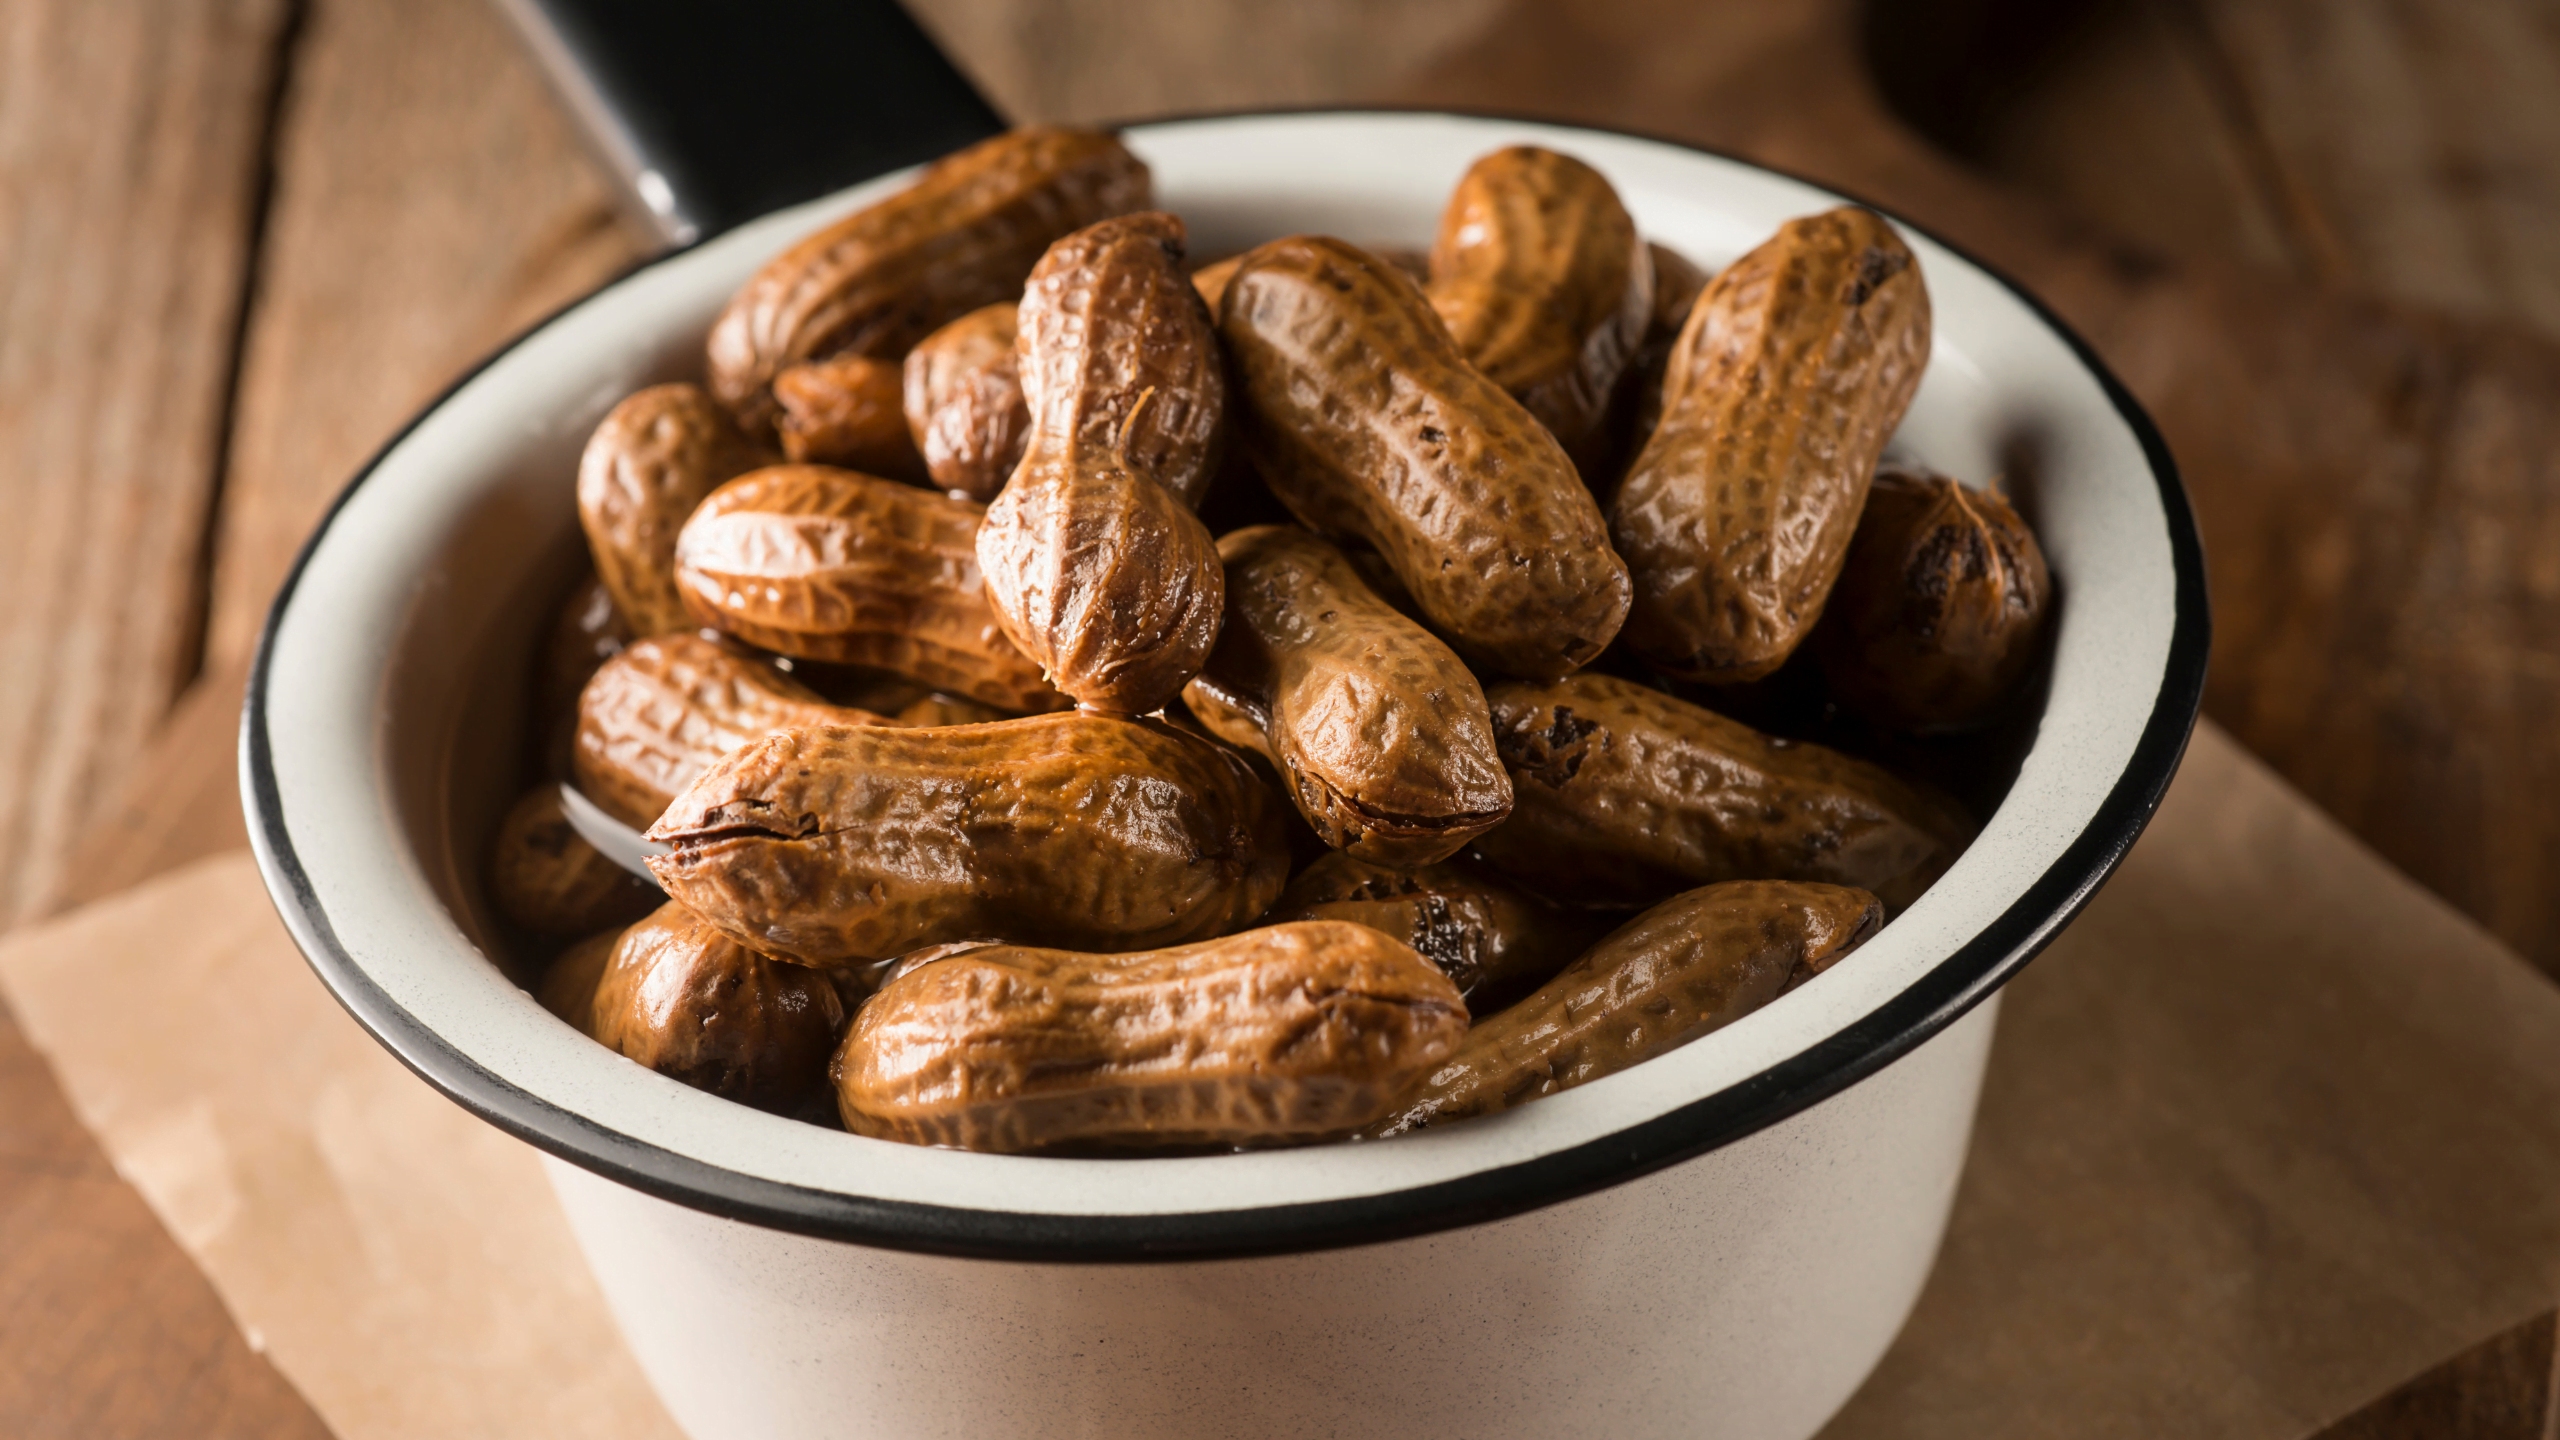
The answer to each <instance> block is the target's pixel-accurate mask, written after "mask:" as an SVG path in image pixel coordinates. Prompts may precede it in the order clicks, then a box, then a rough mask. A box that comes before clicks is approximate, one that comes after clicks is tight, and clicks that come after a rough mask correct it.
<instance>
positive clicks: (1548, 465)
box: [1219, 236, 1628, 677]
mask: <svg viewBox="0 0 2560 1440" xmlns="http://www.w3.org/2000/svg"><path fill="white" fill-rule="evenodd" d="M1219 332H1220V334H1221V335H1222V336H1223V337H1224V338H1225V340H1226V342H1227V355H1228V359H1229V361H1230V364H1231V371H1230V374H1231V378H1232V380H1233V382H1234V384H1235V386H1236V389H1237V391H1238V393H1239V394H1240V395H1241V396H1242V397H1243V400H1244V402H1245V403H1243V404H1242V405H1240V406H1238V407H1237V410H1238V415H1239V419H1240V421H1241V422H1242V423H1243V424H1244V425H1245V427H1246V430H1247V443H1248V445H1249V447H1250V448H1249V452H1248V453H1250V454H1251V456H1252V458H1253V462H1254V464H1255V466H1256V467H1257V468H1258V469H1260V470H1261V472H1262V475H1263V478H1264V480H1265V481H1267V482H1268V483H1269V484H1270V486H1271V489H1272V491H1273V492H1274V493H1275V494H1277V495H1278V496H1279V497H1280V499H1281V501H1282V502H1283V503H1285V504H1286V505H1287V506H1288V507H1289V509H1290V511H1291V513H1293V514H1295V515H1296V516H1297V517H1298V519H1299V521H1300V522H1301V523H1303V524H1305V525H1306V526H1308V527H1309V528H1310V529H1313V530H1315V531H1317V532H1318V533H1320V534H1324V535H1329V536H1334V537H1349V538H1352V539H1357V540H1360V541H1363V542H1365V543H1367V544H1368V545H1370V546H1371V547H1373V548H1375V549H1376V550H1377V551H1378V553H1379V554H1380V555H1382V556H1384V557H1385V559H1386V561H1387V563H1388V565H1389V566H1391V567H1392V568H1393V569H1394V570H1395V572H1396V575H1397V577H1398V578H1399V579H1401V580H1402V581H1403V582H1404V584H1405V588H1406V589H1408V590H1409V591H1411V592H1412V595H1413V599H1414V602H1415V603H1416V604H1417V605H1419V606H1420V607H1421V609H1422V612H1423V614H1424V615H1425V616H1427V617H1428V618H1429V620H1430V623H1431V627H1432V629H1434V630H1435V631H1437V632H1438V633H1439V634H1440V636H1441V637H1442V638H1443V639H1445V640H1447V641H1448V642H1449V643H1450V645H1451V646H1453V647H1454V648H1455V649H1456V650H1457V651H1458V653H1459V654H1461V655H1464V656H1466V657H1467V658H1468V659H1469V660H1470V661H1473V662H1475V663H1477V664H1478V665H1482V666H1489V667H1491V668H1494V669H1498V670H1502V671H1504V672H1506V673H1509V674H1514V675H1525V676H1531V677H1554V676H1559V675H1564V674H1568V673H1570V672H1571V671H1573V670H1574V669H1575V668H1577V667H1579V666H1580V665H1582V664H1583V663H1584V662H1586V661H1588V660H1590V659H1591V658H1592V657H1593V656H1596V655H1598V654H1599V653H1600V651H1601V650H1602V649H1603V648H1605V647H1606V646H1607V645H1608V643H1609V641H1610V640H1611V639H1612V638H1613V637H1615V636H1616V634H1617V633H1618V625H1619V622H1620V621H1621V620H1622V619H1623V618H1624V617H1625V615H1626V608H1627V597H1628V589H1627V571H1626V567H1625V566H1624V565H1622V564H1620V563H1619V561H1618V557H1617V555H1616V554H1615V553H1613V552H1612V551H1611V550H1610V548H1609V540H1608V534H1607V528H1606V526H1605V524H1604V523H1603V521H1602V519H1601V516H1600V509H1599V506H1598V504H1597V503H1596V502H1594V501H1593V500H1592V498H1591V493H1590V492H1589V491H1588V490H1586V489H1585V488H1583V484H1582V481H1581V478H1580V477H1579V476H1578V475H1577V474H1576V473H1575V471H1574V467H1573V462H1572V461H1571V460H1569V459H1567V458H1566V457H1565V453H1564V451H1563V450H1562V449H1561V448H1559V447H1558V446H1557V444H1556V441H1555V437H1554V436H1552V435H1550V434H1548V433H1547V429H1546V427H1545V426H1543V425H1541V424H1539V423H1538V422H1537V421H1536V420H1535V419H1534V418H1532V417H1531V416H1530V414H1529V412H1528V411H1526V410H1524V409H1522V408H1521V406H1520V402H1519V401H1517V400H1514V399H1512V398H1511V397H1510V396H1509V395H1508V394H1506V393H1504V391H1503V390H1502V389H1501V387H1499V386H1497V385H1495V384H1494V383H1493V382H1491V381H1490V380H1487V379H1486V378H1485V377H1484V376H1483V375H1482V374H1480V373H1479V372H1477V371H1476V369H1475V368H1474V367H1473V366H1470V365H1469V364H1467V363H1466V361H1465V359H1464V358H1463V357H1461V356H1460V355H1459V353H1458V348H1457V344H1456V342H1455V341H1453V340H1451V339H1450V337H1449V331H1448V328H1447V327H1446V326H1445V325H1443V324H1442V323H1441V321H1440V317H1439V316H1438V315H1437V314H1436V313H1434V312H1433V310H1432V309H1431V306H1430V303H1429V302H1428V301H1427V300H1425V299H1424V298H1423V295H1422V291H1421V288H1420V287H1419V286H1416V285H1415V284H1413V283H1412V282H1411V281H1410V280H1408V279H1406V278H1405V277H1404V276H1402V275H1400V274H1398V273H1397V272H1396V271H1395V270H1394V269H1392V268H1391V267H1389V266H1388V265H1386V264H1384V263H1383V262H1381V261H1379V260H1378V259H1377V258H1376V257H1374V256H1371V255H1369V254H1367V253H1366V252H1364V251H1361V250H1359V249H1356V248H1354V247H1353V246H1350V245H1347V244H1345V243H1343V242H1342V241H1339V240H1331V239H1325V238H1322V237H1312V236H1298V237H1294V238H1291V239H1286V240H1275V241H1273V242H1271V243H1270V244H1268V245H1264V246H1262V247H1261V248H1259V249H1257V250H1254V251H1252V252H1250V253H1248V254H1247V255H1246V256H1245V258H1244V261H1243V263H1242V264H1241V265H1239V266H1238V267H1237V269H1236V273H1235V276H1234V278H1233V279H1232V280H1231V281H1230V282H1229V283H1228V285H1227V289H1226V296H1225V299H1224V301H1223V303H1222V309H1221V313H1220V317H1219Z"/></svg>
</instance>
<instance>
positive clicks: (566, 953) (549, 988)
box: [534, 927, 622, 1040]
mask: <svg viewBox="0 0 2560 1440" xmlns="http://www.w3.org/2000/svg"><path fill="white" fill-rule="evenodd" d="M621 943H622V928H621V927H616V928H614V929H611V930H606V931H603V932H602V933H599V934H595V935H590V936H588V937H587V938H586V939H584V940H581V941H579V942H578V943H577V944H575V945H572V946H570V947H569V948H568V949H566V950H563V951H561V952H560V954H559V956H558V958H556V959H554V960H553V961H552V962H551V964H550V966H549V967H548V968H546V969H545V970H544V971H543V972H542V984H541V986H540V988H539V989H537V990H535V991H534V998H535V999H537V1000H539V1001H541V1002H542V1008H543V1009H545V1010H548V1011H550V1012H551V1013H552V1014H554V1015H557V1016H559V1017H560V1018H561V1019H563V1020H566V1021H568V1022H569V1025H570V1027H571V1028H573V1029H575V1030H576V1031H577V1032H578V1033H579V1034H581V1035H584V1036H586V1037H587V1038H588V1039H590V1040H592V1039H594V1038H595V1033H596V986H597V985H598V984H600V983H601V982H602V981H603V980H604V967H605V966H607V965H610V964H612V963H613V947H614V946H616V945H618V944H621Z"/></svg>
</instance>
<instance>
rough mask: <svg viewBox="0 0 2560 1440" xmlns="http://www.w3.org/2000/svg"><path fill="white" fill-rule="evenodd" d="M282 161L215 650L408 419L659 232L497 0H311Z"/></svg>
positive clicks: (230, 507)
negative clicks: (642, 223)
mask: <svg viewBox="0 0 2560 1440" xmlns="http://www.w3.org/2000/svg"><path fill="white" fill-rule="evenodd" d="M277 165H278V181H277V186H276V197H275V215H274V219H273V221H272V225H271V232H270V240H269V243H268V245H267V253H266V262H265V264H264V266H263V267H262V269H261V273H260V276H259V288H258V304H257V310H256V313H255V315H254V316H253V321H254V323H253V325H252V328H251V331H250V338H249V346H248V351H247V355H246V360H245V365H244V369H243V372H242V377H241V387H240V408H239V418H238V427H237V430H238V441H237V444H236V446H235V448H234V451H233V455H232V462H231V477H230V482H229V486H228V488H227V491H226V494H225V499H224V505H223V509H222V516H221V523H220V538H219V558H218V560H217V561H216V564H215V567H214V589H213V612H212V633H211V636H210V638H209V640H208V643H207V654H208V656H210V657H211V658H212V659H213V661H214V662H215V663H216V664H222V663H231V662H236V661H238V660H240V659H242V658H244V657H246V656H247V654H248V652H249V649H250V647H251V645H252V644H253V643H254V641H255V639H256V636H257V631H258V627H259V625H261V624H262V623H264V621H265V619H266V613H267V602H268V600H269V599H270V597H271V596H272V595H273V594H274V592H275V588H276V586H277V584H278V583H279V582H280V581H282V579H283V578H284V573H285V570H286V568H287V567H288V566H289V565H290V564H291V563H292V559H293V556H294V553H295V552H296V551H297V550H299V549H300V548H301V545H302V541H303V537H304V536H305V535H307V534H308V533H309V532H310V530H311V527H312V526H313V525H314V524H315V523H317V521H318V519H319V517H320V513H321V511H322V510H324V509H325V508H327V506H328V503H329V501H330V500H331V499H332V498H334V497H335V496H336V495H337V493H338V491H339V490H340V489H341V488H343V487H344V486H345V484H346V483H347V481H348V480H349V479H350V478H351V477H352V476H353V475H354V473H355V471H356V468H357V467H358V466H360V465H361V464H363V463H364V461H365V460H366V459H367V458H368V457H369V456H371V455H372V454H373V452H374V451H375V450H376V449H378V448H379V447H380V446H381V445H382V443H383V442H384V441H385V440H387V439H389V438H390V436H391V434H392V432H393V431H395V430H397V429H398V428H399V426H400V424H401V423H402V422H403V421H404V420H406V419H407V418H408V417H409V415H410V413H411V412H413V411H414V410H416V409H417V408H418V407H419V406H420V405H422V404H424V403H425V402H426V401H427V400H428V399H429V398H430V397H431V396H433V395H434V394H435V393H436V391H437V390H439V389H441V388H442V387H443V386H444V385H445V384H446V383H448V382H449V381H451V380H452V379H453V378H454V376H455V375H457V374H459V373H461V371H463V370H464V369H465V368H467V367H468V366H470V365H471V364H472V362H474V361H476V360H478V359H479V358H480V357H481V356H482V355H484V354H486V353H487V352H488V351H489V350H491V349H493V348H494V347H496V346H497V345H498V344H499V343H500V342H502V341H504V340H505V339H507V338H508V337H509V336H510V335H512V334H513V333H514V332H515V331H517V330H519V329H521V328H523V327H524V326H525V325H527V324H529V323H531V322H532V321H534V320H535V319H538V318H539V317H540V316H542V315H543V314H544V313H545V312H547V311H549V310H551V309H552V308H554V307H555V306H558V305H559V304H561V303H562V302H564V301H567V300H569V299H571V298H573V297H575V296H577V295H578V294H580V293H581V292H583V291H585V290H587V289H589V288H591V287H593V286H595V285H596V284H598V283H600V282H602V281H603V280H605V279H606V278H608V277H609V276H611V275H612V274H614V273H615V272H616V271H618V270H621V269H622V268H624V267H625V266H627V265H629V264H630V263H631V262H632V261H633V260H635V259H636V258H638V257H639V256H640V255H641V254H642V253H644V251H645V249H646V248H648V247H649V245H650V244H652V243H653V242H651V241H649V240H648V239H647V238H646V237H644V236H642V235H641V234H640V232H639V231H638V230H637V229H636V228H634V227H631V226H630V225H629V223H628V222H627V221H625V220H624V219H623V218H622V217H621V215H620V214H619V212H618V211H617V210H616V208H615V204H614V201H613V199H612V194H611V192H610V191H609V190H608V189H607V188H606V185H607V182H606V180H605V178H604V174H603V172H602V170H601V169H600V168H599V167H598V166H597V165H595V164H594V163H593V162H592V161H591V160H590V159H589V158H588V156H587V154H586V152H585V151H584V150H583V149H581V148H580V144H579V142H578V141H577V140H576V138H575V136H574V135H573V133H572V132H571V131H570V129H569V127H568V123H567V121H566V119H565V118H564V117H563V115H562V114H561V113H560V110H559V107H558V106H557V105H556V104H555V103H554V102H553V101H552V98H551V97H550V95H549V94H548V93H547V92H545V91H544V89H543V88H542V82H541V80H540V77H539V76H538V74H537V73H536V72H535V70H534V68H533V66H532V62H531V61H530V60H528V59H527V58H526V57H525V56H524V55H523V53H522V51H521V47H520V46H519V45H518V44H517V42H516V40H515V37H514V35H513V34H512V33H511V32H509V31H508V30H507V28H506V26H505V24H504V23H503V22H502V21H501V20H500V18H499V17H498V14H497V12H496V10H495V9H494V7H492V6H490V5H489V4H487V3H486V0H318V3H317V4H316V5H315V8H314V10H313V13H312V18H311V26H310V34H309V36H308V37H307V39H306V40H305V42H304V54H303V57H302V60H301V63H300V64H299V66H298V67H297V69H296V71H295V75H294V79H293V87H292V90H291V92H290V94H289V95H288V97H287V103H286V107H285V115H284V128H283V133H282V135H281V137H280V143H279V147H278V156H277ZM562 483H564V484H566V483H568V479H567V477H563V481H562Z"/></svg>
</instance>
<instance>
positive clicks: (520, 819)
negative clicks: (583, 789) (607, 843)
mask: <svg viewBox="0 0 2560 1440" xmlns="http://www.w3.org/2000/svg"><path fill="white" fill-rule="evenodd" d="M489 891H490V896H491V898H492V899H494V900H496V901H497V902H498V910H499V912H500V913H501V914H503V915H505V916H506V917H507V918H508V919H510V920H512V921H514V922H515V923H517V924H518V925H521V926H523V927H524V928H525V929H527V930H530V931H532V932H534V933H535V934H537V935H552V936H568V935H592V934H594V933H595V932H597V931H599V930H603V929H606V928H609V927H611V926H615V925H627V924H629V923H630V922H632V921H634V920H637V919H639V918H640V917H641V916H643V915H645V914H647V913H649V911H650V910H652V909H654V908H655V907H656V906H657V904H658V901H659V898H660V897H659V895H658V892H657V890H656V889H655V888H654V887H652V886H651V885H649V884H648V883H646V882H645V881H643V880H641V879H640V878H639V877H638V876H636V875H633V874H632V873H631V872H630V871H628V870H625V869H623V868H622V867H621V866H620V865H617V864H615V863H614V862H613V861H611V860H609V859H606V858H605V856H604V855H603V854H602V853H600V852H599V851H598V850H597V849H596V847H594V846H593V845H590V844H588V843H587V840H586V837H585V836H583V835H580V834H579V833H578V832H577V829H576V828H575V827H574V826H572V825H570V823H569V817H568V815H567V814H566V813H565V812H564V811H563V810H562V809H561V806H560V787H559V786H557V785H537V786H535V787H534V788H533V789H532V790H530V791H527V792H526V793H525V795H524V797H523V798H522V799H520V800H518V801H516V803H515V805H514V806H513V807H512V808H510V809H509V810H508V811H507V818H506V819H505V820H503V821H501V822H500V823H499V826H498V841H497V844H496V845H494V846H492V847H491V848H490V857H489Z"/></svg>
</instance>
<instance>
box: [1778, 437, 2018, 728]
mask: <svg viewBox="0 0 2560 1440" xmlns="http://www.w3.org/2000/svg"><path fill="white" fill-rule="evenodd" d="M2052 596H2053V581H2052V576H2051V575H2050V573H2049V572H2048V571H2047V570H2046V569H2045V563H2044V551H2043V550H2042V549H2041V548H2040V547H2038V546H2037V544H2036V537H2035V534H2034V532H2033V531H2031V530H2029V529H2028V528H2027V523H2026V521H2024V520H2022V519H2020V518H2018V512H2017V511H2016V510H2014V509H2011V508H2010V506H2009V502H2008V501H2006V500H2003V499H2002V498H2000V496H1999V495H1998V494H1996V493H1994V492H1992V491H1988V490H1973V489H1969V488H1967V487H1966V486H1964V485H1962V484H1960V483H1959V482H1957V481H1955V480H1953V479H1951V478H1949V477H1947V476H1944V475H1939V474H1935V473H1932V472H1930V471H1927V470H1921V469H1913V468H1907V467H1903V466H1897V465H1887V466H1885V467H1884V468H1882V469H1880V470H1878V471H1877V472H1876V478H1875V484H1874V485H1873V487H1872V488H1870V489H1869V490H1868V492H1867V508H1866V513H1865V514H1864V515H1862V516H1860V517H1859V520H1858V532H1857V536H1856V538H1855V539H1853V540H1851V541H1850V542H1849V557H1848V560H1847V561H1846V562H1845V563H1844V564H1843V566H1842V567H1841V571H1840V583H1839V584H1838V585H1836V586H1834V587H1833V588H1832V592H1831V603H1830V605H1829V606H1828V607H1826V608H1825V609H1824V611H1823V616H1822V623H1821V625H1819V626H1817V627H1816V628H1815V630H1814V632H1813V641H1812V643H1813V647H1814V653H1815V655H1816V656H1817V657H1818V658H1819V659H1820V660H1821V661H1822V673H1823V676H1824V678H1825V680H1826V681H1827V682H1828V683H1829V685H1830V687H1831V695H1832V697H1833V698H1834V699H1836V700H1838V701H1839V702H1840V703H1841V704H1842V705H1844V706H1846V707H1848V708H1849V709H1851V710H1853V711H1855V712H1857V713H1858V714H1860V715H1863V716H1865V717H1866V718H1868V719H1870V720H1873V721H1875V722H1876V723H1877V724H1880V725H1884V726H1887V727H1889V728H1892V729H1897V730H1907V731H1914V732H1928V731H1944V730H1957V729H1962V728H1964V727H1966V726H1968V725H1972V724H1975V723H1977V722H1979V721H1981V720H1982V719H1984V718H1985V717H1986V716H1988V715H1989V713H1990V712H1991V710H1992V708H1993V707H1994V706H1996V705H1998V704H1999V702H2000V701H2001V699H2002V698H2003V697H2004V696H2006V695H2008V694H2009V693H2010V692H2011V691H2012V690H2014V689H2016V688H2017V685H2018V682H2019V680H2020V679H2021V678H2022V677H2023V676H2024V675H2025V674H2026V671H2027V667H2028V666H2029V665H2031V664H2033V663H2034V662H2035V657H2036V647H2037V642H2038V640H2039V638H2040V637H2041V636H2042V634H2043V630H2044V624H2045V614H2046V611H2047V609H2048V608H2049V607H2050V605H2051V603H2052Z"/></svg>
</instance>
